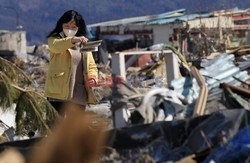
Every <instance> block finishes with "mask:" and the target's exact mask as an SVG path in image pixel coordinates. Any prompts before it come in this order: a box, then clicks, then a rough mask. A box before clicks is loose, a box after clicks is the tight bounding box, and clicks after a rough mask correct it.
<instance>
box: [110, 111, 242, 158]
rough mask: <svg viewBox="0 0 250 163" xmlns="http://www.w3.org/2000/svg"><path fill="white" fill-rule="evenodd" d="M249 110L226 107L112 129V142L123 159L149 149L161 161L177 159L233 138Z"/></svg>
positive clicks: (148, 152) (151, 154)
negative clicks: (190, 117) (195, 115)
mask: <svg viewBox="0 0 250 163" xmlns="http://www.w3.org/2000/svg"><path fill="white" fill-rule="evenodd" d="M245 112H246V111H245V110H238V109H237V110H225V111H223V112H216V113H213V114H211V115H207V116H202V117H197V118H193V119H186V120H179V121H172V122H157V123H153V124H149V125H139V126H134V127H129V128H122V129H116V130H112V131H111V132H110V138H111V139H109V140H110V142H109V146H111V147H113V148H114V149H116V151H117V152H118V153H119V154H120V158H119V159H121V160H123V161H128V160H131V159H139V158H140V156H142V155H143V154H145V153H146V154H148V155H149V156H150V157H152V158H153V159H154V160H155V161H157V162H162V161H177V160H179V159H181V158H183V157H185V156H188V155H190V154H194V153H200V152H202V151H205V150H207V149H210V148H212V147H216V146H218V145H220V144H223V143H224V141H226V140H229V139H230V138H232V137H233V136H234V135H235V134H236V133H237V131H238V128H239V126H240V124H241V122H242V119H243V115H244V113H245ZM110 159H111V160H112V158H110Z"/></svg>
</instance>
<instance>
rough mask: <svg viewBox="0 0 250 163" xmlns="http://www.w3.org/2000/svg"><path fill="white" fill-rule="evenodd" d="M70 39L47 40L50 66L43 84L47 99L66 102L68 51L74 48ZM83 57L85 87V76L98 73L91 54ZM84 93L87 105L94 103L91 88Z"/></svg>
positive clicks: (68, 82) (68, 71) (69, 71)
mask: <svg viewBox="0 0 250 163" xmlns="http://www.w3.org/2000/svg"><path fill="white" fill-rule="evenodd" d="M72 38H73V37H65V38H55V37H50V38H49V39H48V46H49V50H50V64H49V68H48V74H47V78H46V82H45V96H47V97H51V98H55V99H61V100H68V98H69V91H70V77H71V73H72V72H71V55H72V54H71V53H70V51H69V50H68V49H70V48H72V47H73V46H75V45H74V44H72V42H71V40H72ZM83 56H84V57H83V61H84V62H83V64H84V66H85V69H84V74H83V77H84V79H85V80H84V81H85V87H86V77H87V75H89V76H95V77H97V74H98V71H97V66H96V64H95V61H94V58H93V56H92V53H91V52H88V53H87V54H83ZM83 91H84V90H83ZM86 91H87V97H88V99H87V101H88V103H94V99H93V96H92V90H91V88H89V87H86Z"/></svg>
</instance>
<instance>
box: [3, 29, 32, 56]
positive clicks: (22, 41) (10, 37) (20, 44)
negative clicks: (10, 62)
mask: <svg viewBox="0 0 250 163" xmlns="http://www.w3.org/2000/svg"><path fill="white" fill-rule="evenodd" d="M26 46H27V41H26V32H24V31H6V30H0V50H7V51H14V52H16V53H23V54H26V53H27V50H26Z"/></svg>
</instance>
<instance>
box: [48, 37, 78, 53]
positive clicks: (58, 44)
mask: <svg viewBox="0 0 250 163" xmlns="http://www.w3.org/2000/svg"><path fill="white" fill-rule="evenodd" d="M72 38H73V37H66V38H56V37H50V38H48V46H49V49H50V51H51V52H53V53H62V52H64V51H66V50H67V49H69V48H71V47H73V46H74V44H73V43H72V42H71V40H72Z"/></svg>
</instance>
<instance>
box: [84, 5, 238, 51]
mask: <svg viewBox="0 0 250 163" xmlns="http://www.w3.org/2000/svg"><path fill="white" fill-rule="evenodd" d="M187 24H188V26H189V28H201V27H203V28H207V29H210V30H211V31H214V29H219V28H220V29H221V30H223V29H228V28H230V29H232V28H233V25H234V23H233V20H232V17H229V16H217V15H214V14H213V13H202V14H186V13H185V9H180V10H176V11H171V12H166V13H162V14H159V15H150V16H141V17H133V18H126V19H120V20H114V21H108V22H103V23H97V24H92V25H89V27H91V28H96V34H97V36H98V37H99V38H101V39H104V40H106V44H107V45H110V44H111V43H112V44H111V45H112V46H110V47H109V48H111V49H108V50H109V51H115V50H119V51H121V50H123V49H122V48H125V49H126V48H127V49H129V47H135V48H137V47H139V48H144V47H149V46H151V45H153V44H160V43H167V44H171V43H172V42H171V40H172V41H173V38H172V37H173V35H174V33H175V32H176V30H179V29H185V28H186V27H187ZM217 31H219V30H217ZM122 41H123V44H122V45H120V44H119V42H122ZM124 43H125V44H124ZM120 46H121V47H120ZM112 48H116V49H114V50H113V49H112Z"/></svg>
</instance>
